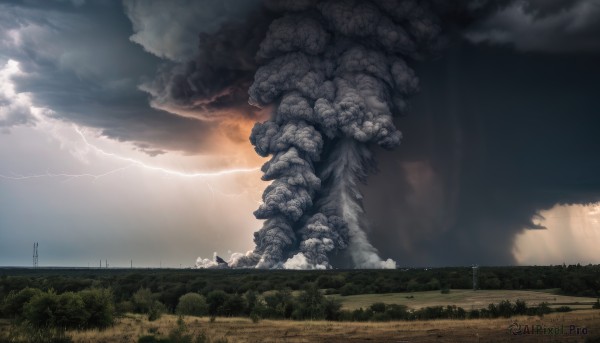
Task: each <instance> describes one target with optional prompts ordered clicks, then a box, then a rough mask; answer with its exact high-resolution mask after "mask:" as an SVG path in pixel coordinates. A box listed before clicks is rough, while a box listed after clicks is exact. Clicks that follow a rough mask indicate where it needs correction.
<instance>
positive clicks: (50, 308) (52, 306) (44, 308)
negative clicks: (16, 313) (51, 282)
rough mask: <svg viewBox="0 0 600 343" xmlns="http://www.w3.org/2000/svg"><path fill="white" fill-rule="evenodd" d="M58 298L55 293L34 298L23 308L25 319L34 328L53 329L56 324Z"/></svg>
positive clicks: (51, 292)
mask: <svg viewBox="0 0 600 343" xmlns="http://www.w3.org/2000/svg"><path fill="white" fill-rule="evenodd" d="M57 308H58V297H57V296H56V294H55V293H54V292H53V291H49V292H48V293H39V294H36V295H35V296H33V298H31V300H29V302H27V303H26V304H25V306H23V317H24V318H25V319H26V320H27V322H29V323H30V324H31V325H33V326H34V327H38V328H39V327H51V326H53V325H54V324H55V322H56V320H55V318H56V309H57Z"/></svg>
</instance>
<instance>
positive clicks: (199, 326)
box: [0, 310, 600, 343]
mask: <svg viewBox="0 0 600 343" xmlns="http://www.w3.org/2000/svg"><path fill="white" fill-rule="evenodd" d="M176 321H177V318H176V317H175V316H172V315H165V316H163V317H162V318H161V319H160V320H158V321H154V322H148V321H147V320H146V319H145V317H143V316H140V315H128V316H126V317H125V318H122V319H120V320H119V321H118V322H117V324H116V325H115V326H114V327H112V328H110V329H107V330H104V331H97V330H91V331H83V332H76V331H75V332H71V333H70V335H71V336H72V337H73V340H74V342H78V343H87V342H90V343H91V342H105V343H116V342H135V341H137V339H138V338H139V337H141V336H143V335H148V334H155V335H157V336H161V337H165V336H168V333H169V332H170V331H171V330H172V329H173V328H175V327H176V325H177V324H176ZM185 321H186V324H187V326H188V330H189V332H190V333H191V332H195V333H199V332H201V331H203V332H205V333H206V334H207V336H208V337H209V338H210V339H211V340H213V341H214V340H217V339H222V338H225V339H226V340H227V342H230V343H231V342H465V343H466V342H515V341H518V342H585V341H586V340H587V341H588V342H597V340H600V311H598V310H581V311H576V312H570V313H553V314H549V315H546V316H544V317H543V318H538V317H513V318H509V319H478V320H432V321H413V322H404V321H403V322H386V323H346V322H326V321H312V322H311V321H285V320H262V321H260V322H258V323H253V322H252V321H251V320H249V319H243V318H217V320H216V321H215V322H214V323H210V321H209V320H208V318H206V317H204V318H195V317H186V318H185ZM513 322H517V323H519V324H521V325H529V327H532V326H536V325H541V326H542V327H546V328H549V327H552V328H555V327H559V330H560V328H561V327H562V328H563V334H561V335H553V334H551V335H543V334H542V331H539V332H538V334H533V333H532V334H526V335H518V336H513V335H511V334H510V332H509V330H508V328H509V325H511V324H512V323H513ZM6 324H7V323H4V326H0V332H1V331H2V330H7V326H6ZM570 325H575V326H577V327H579V328H580V329H582V328H584V327H585V328H586V329H587V334H579V335H575V334H573V335H567V334H565V333H568V332H569V330H570Z"/></svg>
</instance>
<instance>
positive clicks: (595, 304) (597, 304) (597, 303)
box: [592, 298, 600, 309]
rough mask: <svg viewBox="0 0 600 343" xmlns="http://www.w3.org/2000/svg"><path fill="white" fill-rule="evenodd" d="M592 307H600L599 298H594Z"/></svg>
mask: <svg viewBox="0 0 600 343" xmlns="http://www.w3.org/2000/svg"><path fill="white" fill-rule="evenodd" d="M592 308H595V309H600V298H599V299H596V302H595V303H594V305H592Z"/></svg>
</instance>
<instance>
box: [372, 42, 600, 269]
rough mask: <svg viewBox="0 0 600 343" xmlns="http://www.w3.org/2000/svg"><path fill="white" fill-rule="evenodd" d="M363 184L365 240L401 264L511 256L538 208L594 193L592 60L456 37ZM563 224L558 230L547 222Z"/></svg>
mask: <svg viewBox="0 0 600 343" xmlns="http://www.w3.org/2000/svg"><path fill="white" fill-rule="evenodd" d="M416 70H417V74H418V75H419V76H420V78H421V92H420V93H419V94H418V95H417V96H416V97H415V99H414V103H413V105H414V106H413V108H412V111H411V113H410V115H408V116H406V117H404V118H402V119H400V120H399V121H398V123H397V124H398V126H399V127H401V128H402V129H403V132H404V133H405V135H404V136H405V138H404V141H403V142H404V144H403V145H402V146H401V147H400V148H399V149H398V150H397V151H395V152H385V151H377V152H376V158H377V161H378V162H379V163H378V164H379V169H380V172H379V174H376V175H374V176H373V177H371V178H370V179H369V186H368V187H365V188H364V191H365V207H366V211H367V215H368V217H369V219H370V221H371V223H372V225H373V231H372V233H371V236H372V239H373V243H374V245H375V246H377V247H378V248H379V249H380V250H381V251H382V253H385V254H388V255H389V256H392V257H393V258H396V259H397V260H398V261H399V264H400V265H407V266H411V265H457V264H461V265H468V264H473V263H478V264H511V263H515V260H514V257H513V247H514V241H515V237H516V235H517V234H518V233H522V232H523V230H525V229H543V227H542V226H540V225H539V221H538V219H539V218H536V217H538V213H539V211H541V210H546V209H550V208H552V207H553V206H554V205H556V204H589V203H592V202H596V201H599V200H600V181H599V179H598V178H597V175H598V174H599V173H600V162H599V161H598V158H597V156H598V151H599V150H600V136H599V135H598V134H597V128H598V127H599V125H600V121H599V119H598V116H597V114H598V113H599V111H600V107H599V106H598V105H597V101H596V100H595V92H596V91H597V89H598V87H599V86H600V84H598V79H599V78H600V68H599V67H598V64H597V63H596V61H595V59H594V58H593V57H592V56H588V57H585V56H577V55H575V56H570V57H565V56H557V55H551V54H550V55H541V56H540V55H536V56H535V57H534V56H531V55H524V54H518V53H515V52H514V51H513V50H512V49H506V48H505V49H498V48H487V47H481V46H477V47H474V46H470V45H466V44H462V45H455V46H453V47H452V48H450V49H449V51H447V52H446V55H445V57H444V58H443V59H441V60H439V61H436V62H435V63H432V62H428V63H422V64H421V65H420V66H418V67H417V68H416ZM555 229H564V230H567V229H568V228H555Z"/></svg>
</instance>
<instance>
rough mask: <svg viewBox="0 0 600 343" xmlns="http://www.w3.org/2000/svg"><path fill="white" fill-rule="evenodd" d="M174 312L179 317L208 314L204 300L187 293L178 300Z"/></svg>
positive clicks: (197, 295)
mask: <svg viewBox="0 0 600 343" xmlns="http://www.w3.org/2000/svg"><path fill="white" fill-rule="evenodd" d="M175 312H176V313H177V314H179V315H188V316H197V317H201V316H205V315H207V314H208V305H207V304H206V299H205V298H204V297H203V296H202V295H200V294H198V293H187V294H184V295H182V296H181V297H180V298H179V303H178V304H177V308H176V309H175Z"/></svg>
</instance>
